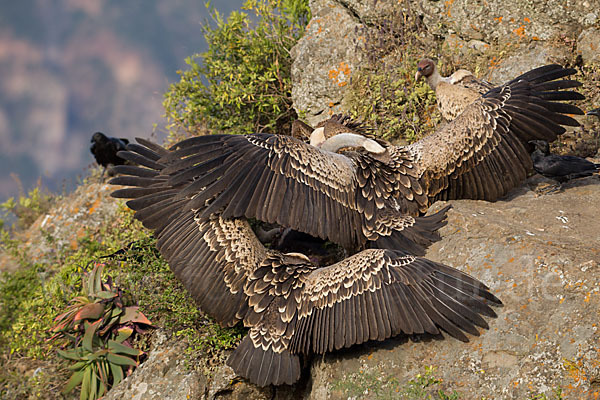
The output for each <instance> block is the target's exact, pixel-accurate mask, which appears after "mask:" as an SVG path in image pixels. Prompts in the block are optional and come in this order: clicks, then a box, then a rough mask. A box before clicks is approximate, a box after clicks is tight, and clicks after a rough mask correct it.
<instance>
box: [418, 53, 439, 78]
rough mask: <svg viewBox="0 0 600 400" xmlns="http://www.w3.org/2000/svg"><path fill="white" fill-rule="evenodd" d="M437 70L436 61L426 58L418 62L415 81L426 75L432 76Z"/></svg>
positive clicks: (426, 76)
mask: <svg viewBox="0 0 600 400" xmlns="http://www.w3.org/2000/svg"><path fill="white" fill-rule="evenodd" d="M434 72H435V63H434V62H433V60H431V59H429V58H424V59H422V60H421V61H419V63H418V64H417V73H416V74H415V82H418V81H419V79H420V78H421V77H422V76H424V77H425V78H428V77H430V76H431V75H432V74H433V73H434Z"/></svg>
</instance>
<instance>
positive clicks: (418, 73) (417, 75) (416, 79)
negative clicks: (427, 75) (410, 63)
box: [415, 67, 423, 83]
mask: <svg viewBox="0 0 600 400" xmlns="http://www.w3.org/2000/svg"><path fill="white" fill-rule="evenodd" d="M421 71H422V69H421V67H419V68H417V73H416V74H415V83H416V82H419V78H421V77H422V76H423V74H422V73H421Z"/></svg>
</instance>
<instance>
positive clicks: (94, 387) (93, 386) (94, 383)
mask: <svg viewBox="0 0 600 400" xmlns="http://www.w3.org/2000/svg"><path fill="white" fill-rule="evenodd" d="M97 369H98V368H97V366H96V365H94V368H93V370H92V374H91V376H90V390H89V393H90V398H92V399H94V400H95V399H96V398H97V396H96V394H97V392H98V378H97V377H96V376H97V375H96V370H97Z"/></svg>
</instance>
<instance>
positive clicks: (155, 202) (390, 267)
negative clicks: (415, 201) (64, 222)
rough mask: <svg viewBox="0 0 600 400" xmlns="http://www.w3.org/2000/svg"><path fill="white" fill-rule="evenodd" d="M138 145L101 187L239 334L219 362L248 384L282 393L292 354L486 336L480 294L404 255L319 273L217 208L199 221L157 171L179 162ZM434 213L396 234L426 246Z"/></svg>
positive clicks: (447, 271)
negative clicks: (411, 338)
mask: <svg viewBox="0 0 600 400" xmlns="http://www.w3.org/2000/svg"><path fill="white" fill-rule="evenodd" d="M240 137H241V136H240ZM138 142H139V143H140V144H141V145H137V144H133V145H130V146H129V147H128V149H129V151H128V152H124V153H122V155H123V157H125V158H126V159H132V160H136V162H137V163H139V165H140V166H139V167H132V166H122V167H117V169H118V171H119V172H121V173H124V174H127V176H122V177H118V178H115V179H113V180H112V181H111V183H113V184H124V185H128V186H131V187H129V188H126V189H120V190H117V191H116V192H114V193H113V195H114V196H116V197H125V198H132V199H133V200H129V201H128V202H127V205H128V206H129V207H130V208H132V209H133V210H135V211H136V218H138V219H140V220H141V221H142V222H143V223H144V225H145V226H147V227H148V228H150V229H153V230H154V231H155V235H156V237H157V248H158V249H159V251H160V252H161V254H163V256H164V257H165V258H166V260H167V261H168V262H169V265H170V267H171V269H172V270H173V272H174V273H175V275H176V276H177V277H178V278H179V279H180V280H181V281H182V282H183V284H184V286H185V287H186V289H187V290H188V291H189V292H190V293H191V294H192V296H193V297H194V299H195V300H196V301H197V302H198V304H199V306H200V307H201V308H202V309H203V310H204V311H205V312H207V313H208V314H209V315H211V316H212V317H214V318H215V319H216V320H217V321H219V322H220V323H221V324H223V325H225V326H232V325H234V324H235V323H237V322H239V321H243V323H244V325H245V326H247V327H249V328H250V333H249V335H248V336H247V337H246V338H245V339H244V340H243V341H242V343H241V344H240V346H239V347H238V349H236V351H235V352H234V353H233V354H232V356H231V358H230V359H229V361H228V363H229V365H231V366H232V367H233V368H234V369H235V371H236V372H237V373H239V374H240V375H242V376H244V377H247V378H248V379H250V380H251V381H252V382H254V383H256V384H259V385H267V384H284V383H288V384H291V383H293V382H295V381H296V380H298V378H299V376H300V372H301V369H300V357H301V356H303V355H310V354H313V353H319V354H320V353H323V352H325V351H331V350H334V349H339V348H342V347H349V346H352V345H354V344H359V343H363V342H365V341H367V340H383V339H385V338H388V337H391V336H394V335H397V334H399V333H400V332H404V333H407V334H413V333H423V332H428V333H432V334H437V333H439V332H440V331H441V330H445V331H446V332H448V333H449V334H450V335H452V336H454V337H456V338H458V339H460V340H467V337H466V336H465V334H464V333H463V332H467V333H470V334H473V335H478V334H479V333H478V331H477V329H476V328H475V327H476V326H480V327H487V324H486V323H485V321H484V320H483V319H482V318H481V316H480V314H481V315H486V316H495V313H494V312H493V310H491V309H490V308H489V306H488V305H487V304H486V302H490V303H491V304H500V302H499V300H498V299H496V298H495V297H494V296H493V295H492V294H490V293H489V292H488V290H487V288H486V287H485V286H484V285H482V284H481V283H479V282H478V281H476V280H474V279H473V278H470V277H469V276H467V275H465V274H462V273H461V272H459V271H457V270H454V269H452V268H449V267H446V266H444V265H441V264H437V263H434V262H432V261H429V260H426V259H423V258H419V257H416V256H414V255H409V254H408V253H406V252H400V251H392V250H379V249H368V250H363V251H360V252H358V253H357V254H355V255H353V256H351V257H349V258H347V259H345V260H343V261H340V262H338V263H334V264H333V265H330V266H326V267H323V268H320V267H319V266H317V265H314V264H313V263H312V262H311V261H310V260H309V258H308V257H306V256H305V255H303V254H298V253H287V254H284V253H281V252H279V251H276V250H271V249H266V248H265V247H264V246H263V245H262V244H261V243H260V242H259V241H258V240H257V238H256V236H255V234H254V232H253V231H252V229H251V227H250V225H249V223H248V222H247V221H246V220H245V219H244V218H224V217H223V215H222V211H223V209H221V210H220V211H219V212H216V213H208V214H207V215H204V212H205V211H206V209H207V208H210V207H211V205H212V204H213V203H212V202H214V201H215V199H214V198H211V199H208V200H207V201H206V202H204V203H203V204H202V205H201V206H200V207H199V208H197V209H196V208H194V207H190V205H191V204H192V202H193V201H194V198H193V196H181V194H182V192H183V191H184V190H185V189H186V188H187V187H190V186H191V185H192V184H193V182H195V181H194V180H192V178H189V179H187V180H185V181H179V180H174V179H172V177H174V176H177V173H173V172H169V171H172V170H175V171H179V170H178V167H177V165H180V163H181V162H183V161H184V160H185V158H184V159H181V158H178V157H177V156H176V155H175V154H176V153H177V151H169V150H166V149H163V148H162V147H160V146H157V145H155V144H153V143H151V142H148V141H145V140H143V139H138ZM184 171H185V169H184ZM384 211H385V210H384ZM445 211H446V209H444V210H442V211H441V212H440V213H438V214H434V215H433V216H431V217H424V218H423V217H417V218H414V224H413V225H412V226H411V227H405V228H404V229H406V230H407V231H410V230H411V229H415V232H416V233H415V236H418V235H417V234H418V233H419V232H420V230H423V234H424V235H426V236H427V237H428V238H430V239H434V236H435V231H436V230H437V229H438V228H439V227H441V226H442V225H443V224H444V222H443V220H442V218H443V216H444V214H445ZM384 215H385V214H384ZM387 215H392V214H387ZM392 221H393V219H392ZM384 222H385V224H388V222H389V221H384ZM400 224H402V222H400ZM393 228H397V226H395V225H394V224H392V228H388V229H393ZM384 234H385V233H384ZM427 240H429V239H427ZM372 244H375V243H372Z"/></svg>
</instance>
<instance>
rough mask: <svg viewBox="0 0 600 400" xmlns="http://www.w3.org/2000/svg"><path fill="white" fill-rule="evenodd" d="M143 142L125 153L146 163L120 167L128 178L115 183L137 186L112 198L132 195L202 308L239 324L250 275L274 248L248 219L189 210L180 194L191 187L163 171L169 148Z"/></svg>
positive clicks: (175, 270) (135, 207)
mask: <svg viewBox="0 0 600 400" xmlns="http://www.w3.org/2000/svg"><path fill="white" fill-rule="evenodd" d="M138 141H140V142H141V143H142V144H143V145H144V146H143V147H142V146H139V145H136V144H133V145H129V148H130V149H131V151H130V152H124V153H121V154H122V155H123V156H124V157H125V158H127V159H128V160H130V161H135V162H136V163H138V164H139V165H140V166H139V167H138V166H118V167H115V168H114V170H115V171H117V172H119V173H123V174H127V176H122V177H117V178H113V179H112V180H111V181H110V183H112V184H123V185H127V186H131V187H128V188H125V189H119V190H116V191H115V192H113V193H112V196H113V197H117V198H127V199H132V200H129V201H128V202H127V205H128V206H129V207H130V208H131V209H132V210H134V211H136V218H138V219H140V220H141V221H142V222H143V223H144V225H145V226H146V227H148V228H150V229H153V230H154V232H155V236H156V238H157V244H156V247H157V248H158V250H159V251H160V252H161V254H162V255H163V256H164V257H165V259H166V260H167V262H168V263H169V266H170V267H171V269H172V271H173V273H174V274H175V276H177V278H178V279H179V280H180V281H181V282H182V283H183V285H184V286H185V288H186V289H187V291H188V292H189V293H190V294H191V295H192V297H193V298H194V299H195V300H196V302H197V303H198V305H199V306H200V308H201V309H202V310H203V311H204V312H206V313H207V314H209V315H210V316H212V317H213V318H215V320H217V321H218V322H220V323H221V324H223V325H226V326H233V325H235V323H237V322H238V321H239V320H240V319H241V318H243V316H244V315H245V313H246V311H245V310H246V307H247V296H246V295H245V294H244V291H243V286H244V284H245V282H246V278H247V276H248V275H249V274H251V273H252V272H253V271H254V270H255V269H256V268H257V267H258V266H259V265H260V263H261V262H262V261H263V260H264V259H265V258H266V257H267V254H268V250H267V249H265V248H264V246H263V245H262V243H260V242H259V241H258V239H257V238H256V236H255V234H254V232H253V231H252V229H251V227H250V225H249V224H248V222H247V221H246V220H242V219H228V220H226V219H224V218H222V217H221V216H220V215H217V214H213V215H210V216H209V217H208V218H204V219H200V218H198V214H199V212H200V211H201V210H199V211H190V210H187V209H186V207H185V206H186V204H187V202H188V200H187V199H185V198H184V199H179V198H177V194H178V193H179V191H180V190H181V188H182V187H185V185H184V184H181V185H179V186H177V185H175V186H173V185H168V184H167V181H168V176H162V175H161V174H160V172H161V171H162V170H163V169H164V168H165V167H166V165H165V164H161V163H159V162H158V160H159V159H160V157H161V156H164V155H166V154H168V152H167V150H165V149H163V148H162V147H160V146H157V145H155V144H153V143H151V142H148V141H145V140H143V139H138Z"/></svg>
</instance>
